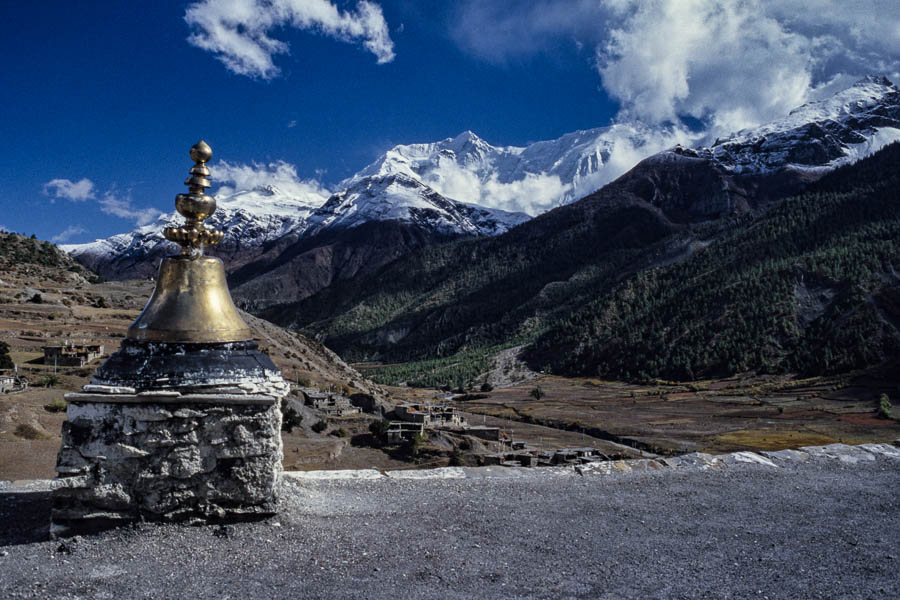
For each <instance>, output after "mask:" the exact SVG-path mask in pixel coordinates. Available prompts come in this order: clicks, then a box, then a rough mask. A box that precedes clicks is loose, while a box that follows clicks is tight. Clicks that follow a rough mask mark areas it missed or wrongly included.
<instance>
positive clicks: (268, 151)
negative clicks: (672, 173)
mask: <svg viewBox="0 0 900 600" xmlns="http://www.w3.org/2000/svg"><path fill="white" fill-rule="evenodd" d="M898 4H900V3H884V2H879V0H856V1H854V0H847V1H845V2H830V1H827V0H807V1H806V2H799V0H796V1H795V0H785V1H784V2H778V3H771V2H764V1H750V2H746V3H738V4H735V3H732V2H729V1H728V0H678V1H675V0H672V1H667V0H648V1H647V2H629V1H628V0H591V1H589V0H544V1H542V2H529V1H514V0H511V1H505V0H492V1H490V2H486V1H484V0H482V1H480V2H474V1H468V0H460V1H458V2H440V1H434V2H430V1H425V0H421V1H416V0H382V1H377V2H376V1H374V0H372V1H368V2H367V1H362V2H356V1H355V0H354V1H351V2H340V1H337V2H333V1H330V0H253V1H251V0H248V1H247V2H243V3H241V2H225V1H221V2H220V1H217V0H204V1H203V2H198V3H187V2H165V1H159V2H149V3H140V4H138V3H134V2H115V1H109V2H105V1H101V0H95V1H91V2H69V1H52V0H49V1H44V2H39V3H38V2H5V3H3V5H2V8H0V142H2V143H0V226H2V227H4V228H6V229H8V230H11V231H17V232H22V233H27V234H31V233H35V234H36V235H37V236H38V237H40V238H42V239H56V240H58V241H67V242H83V241H89V240H92V239H95V238H98V237H106V236H108V235H111V234H114V233H119V232H122V231H127V230H129V229H131V228H133V227H134V226H135V225H136V224H138V223H139V222H145V221H146V220H147V219H148V218H149V215H151V214H153V213H155V212H160V211H170V210H171V209H172V206H173V200H174V195H175V194H176V193H179V192H181V191H182V190H183V186H182V182H183V180H184V178H185V176H186V173H187V171H188V169H189V168H190V161H189V159H188V156H187V151H188V148H189V147H190V146H191V144H193V143H194V142H195V141H197V139H200V138H204V139H206V140H207V141H208V142H209V143H210V144H211V145H212V147H213V151H214V153H215V157H214V160H213V163H215V161H216V160H219V159H224V160H227V161H229V162H230V163H232V164H253V163H260V164H265V163H270V162H274V161H285V162H286V163H289V164H291V165H294V166H295V168H296V174H297V177H298V178H299V179H302V180H313V179H315V180H318V181H319V182H320V183H321V184H322V185H324V186H326V187H328V186H332V185H334V184H335V183H336V182H337V181H339V180H341V179H343V178H344V177H347V176H349V175H351V174H353V173H354V172H356V171H358V170H359V169H361V168H362V167H364V166H365V165H366V164H368V163H369V162H371V161H372V160H374V159H375V158H376V157H377V156H378V155H379V154H380V153H381V152H383V151H385V150H387V149H388V148H390V147H391V146H393V145H395V144H399V143H411V142H425V141H435V140H439V139H443V138H446V137H450V136H453V135H456V134H457V133H459V132H461V131H464V130H467V129H469V130H472V131H474V132H476V133H477V134H478V135H480V136H481V137H483V138H484V139H486V140H487V141H488V142H490V143H492V144H495V145H523V144H526V143H528V142H531V141H537V140H541V139H551V138H555V137H558V136H560V135H562V134H564V133H567V132H570V131H573V130H576V129H585V128H590V127H597V126H603V125H607V124H609V123H611V122H612V121H613V120H614V119H619V120H625V119H627V120H640V121H644V122H648V123H651V124H652V123H661V122H666V121H669V122H671V121H672V120H673V119H675V120H678V119H683V118H685V117H692V118H693V119H695V120H697V121H698V122H700V123H701V124H702V126H703V127H707V128H709V130H710V131H713V130H730V129H734V128H737V127H739V126H745V125H752V124H755V123H756V122H760V121H762V120H764V119H767V118H771V117H774V116H778V115H780V114H782V113H783V112H784V111H786V110H788V109H789V108H791V107H793V106H796V105H797V104H798V103H799V102H802V101H805V100H807V99H811V98H815V97H817V96H821V95H824V94H826V93H828V92H830V91H832V90H833V89H837V88H839V87H841V86H842V85H843V84H846V83H848V82H851V80H852V79H853V78H854V77H857V76H859V75H863V74H866V73H869V72H879V73H883V74H885V75H888V76H889V77H895V76H896V73H897V71H898V70H900V69H898V57H900V34H898V31H900V9H898ZM813 5H822V6H821V7H818V9H817V7H816V6H813ZM798 7H804V8H811V10H808V11H807V10H798ZM826 9H827V10H826ZM798 13H800V14H802V15H804V16H799V17H798ZM186 14H188V15H190V14H193V15H194V17H193V18H191V17H189V19H188V20H190V21H191V22H190V23H189V22H188V20H186V18H185V17H186ZM823 15H828V16H823Z"/></svg>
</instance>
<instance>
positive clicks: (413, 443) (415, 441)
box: [406, 433, 425, 456]
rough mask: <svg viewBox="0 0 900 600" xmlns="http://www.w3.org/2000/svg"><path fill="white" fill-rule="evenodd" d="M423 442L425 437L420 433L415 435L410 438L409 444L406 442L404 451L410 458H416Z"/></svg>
mask: <svg viewBox="0 0 900 600" xmlns="http://www.w3.org/2000/svg"><path fill="white" fill-rule="evenodd" d="M424 442H425V436H424V435H422V434H421V433H417V434H416V435H414V436H413V437H412V439H411V440H409V442H407V446H406V449H407V451H408V452H409V455H410V456H418V455H419V448H421V447H422V444H423V443H424Z"/></svg>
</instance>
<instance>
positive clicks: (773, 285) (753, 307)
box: [528, 144, 900, 379]
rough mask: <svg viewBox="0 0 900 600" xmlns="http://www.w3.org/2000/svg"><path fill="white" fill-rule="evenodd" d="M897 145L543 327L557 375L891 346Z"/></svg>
mask: <svg viewBox="0 0 900 600" xmlns="http://www.w3.org/2000/svg"><path fill="white" fill-rule="evenodd" d="M898 166H900V145H896V144H895V145H893V146H890V147H888V148H886V149H885V150H883V151H882V152H880V153H878V154H876V155H874V156H872V157H870V158H868V159H865V160H863V161H861V162H860V163H857V164H856V165H852V166H848V167H844V168H842V169H839V170H837V171H835V172H833V173H831V174H829V175H828V176H826V177H825V178H823V179H822V180H820V181H819V182H818V183H817V184H814V185H813V186H812V187H811V189H809V190H808V191H807V192H806V193H804V194H802V195H800V196H796V197H792V198H788V199H786V200H784V201H782V202H780V203H778V204H777V205H776V206H774V207H773V208H772V209H771V210H769V211H768V212H767V213H765V214H764V215H763V216H761V217H760V218H758V219H756V220H755V221H752V222H750V223H749V224H748V225H747V226H745V227H738V228H735V230H734V231H733V232H731V233H730V234H728V235H726V236H725V237H723V238H721V239H719V240H717V241H716V242H714V243H712V244H711V245H710V246H708V247H707V248H705V249H704V250H703V251H702V252H697V253H696V254H694V255H693V256H691V257H690V258H689V259H687V260H685V261H683V262H680V263H677V264H673V265H670V266H667V267H664V268H659V269H651V270H647V271H644V272H642V273H639V274H638V275H636V276H635V277H633V278H631V279H629V280H628V281H627V282H625V283H623V284H622V285H620V286H617V287H616V288H615V289H613V290H611V291H610V292H609V293H607V294H604V295H602V296H601V297H599V298H597V299H595V300H594V301H592V302H590V303H588V304H587V305H586V306H584V307H583V308H582V309H581V310H578V311H576V312H575V313H574V314H572V315H571V316H569V317H567V318H565V319H563V320H562V321H560V322H559V323H558V324H556V325H555V326H554V327H552V328H551V329H550V330H549V331H547V332H546V333H545V334H544V335H543V336H542V337H541V338H540V339H539V340H538V341H537V342H536V343H535V344H534V346H533V347H532V348H531V349H530V351H529V353H528V358H529V360H530V361H531V362H532V363H534V364H547V365H550V367H551V368H552V369H553V370H554V371H555V372H560V373H571V374H575V373H578V374H583V373H592V374H597V373H599V374H603V375H605V376H611V377H621V378H625V379H634V378H637V379H643V378H648V377H667V378H676V379H693V378H694V377H697V376H701V375H704V376H706V375H723V374H730V373H735V372H741V371H746V370H750V369H753V370H758V371H763V372H765V371H779V372H785V371H798V372H803V373H829V372H839V371H846V370H849V369H853V368H858V367H864V366H868V365H872V364H877V363H879V362H881V361H882V360H884V359H886V358H888V357H897V356H898V355H900V332H898V330H900V196H898V191H897V190H898V189H900V174H898V169H897V167H898Z"/></svg>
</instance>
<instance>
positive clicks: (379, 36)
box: [184, 0, 394, 79]
mask: <svg viewBox="0 0 900 600" xmlns="http://www.w3.org/2000/svg"><path fill="white" fill-rule="evenodd" d="M184 20H185V21H187V23H188V25H189V26H190V27H191V30H192V33H191V36H190V37H189V38H188V42H190V43H191V44H193V45H194V46H196V47H198V48H201V49H203V50H207V51H209V52H212V53H213V54H215V55H216V58H218V59H219V60H220V61H222V63H223V64H224V65H225V66H226V67H227V68H228V69H229V70H230V71H232V72H234V73H236V74H238V75H247V76H250V77H259V78H261V79H271V78H273V77H276V76H277V75H278V74H279V72H280V70H279V69H278V67H277V66H276V65H275V63H274V61H273V57H274V56H275V55H276V54H284V53H286V52H288V49H289V47H288V44H287V43H286V42H284V41H281V40H278V39H275V38H273V37H270V35H271V33H272V32H273V31H277V30H279V29H282V28H285V27H291V28H294V29H300V30H307V31H313V32H316V33H321V34H324V35H327V36H330V37H333V38H335V39H338V40H341V41H345V42H362V45H363V47H364V48H365V49H366V50H368V51H369V52H371V53H372V54H374V55H375V57H376V58H377V60H378V63H379V64H381V63H386V62H390V61H392V60H393V59H394V43H393V41H392V40H391V37H390V33H389V31H388V25H387V22H386V21H385V19H384V14H383V13H382V11H381V6H380V5H378V4H376V3H374V2H369V1H368V0H359V2H357V4H356V10H355V11H344V10H340V9H338V7H337V6H336V5H335V4H334V3H333V2H330V1H329V0H203V1H201V2H195V3H194V4H191V5H189V6H188V7H187V10H186V11H185V15H184Z"/></svg>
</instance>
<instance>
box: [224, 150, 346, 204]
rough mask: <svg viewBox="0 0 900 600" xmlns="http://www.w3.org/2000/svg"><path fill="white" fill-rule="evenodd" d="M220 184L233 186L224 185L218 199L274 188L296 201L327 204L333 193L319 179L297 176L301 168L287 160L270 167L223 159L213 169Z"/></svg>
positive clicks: (279, 161)
mask: <svg viewBox="0 0 900 600" xmlns="http://www.w3.org/2000/svg"><path fill="white" fill-rule="evenodd" d="M210 170H211V171H212V176H213V178H214V179H215V180H216V181H221V182H224V183H226V184H230V185H222V186H221V187H220V188H219V189H217V190H216V196H218V197H227V196H230V195H232V194H234V193H235V192H239V191H245V190H252V189H254V188H258V187H263V186H268V185H273V186H275V187H276V188H278V189H279V190H281V191H282V192H284V193H286V194H288V195H289V196H292V197H294V198H298V199H303V200H309V201H310V202H315V201H319V202H324V201H325V200H326V199H327V198H328V196H329V195H330V192H329V191H328V189H326V188H325V187H323V186H322V184H321V183H319V182H318V181H316V180H312V179H303V178H301V177H300V176H298V175H297V167H295V166H294V165H292V164H290V163H287V162H285V161H283V160H278V161H274V162H270V163H268V164H261V163H256V162H254V163H252V164H249V165H246V164H237V163H230V162H227V161H224V160H220V161H219V162H217V163H216V164H215V165H213V166H211V167H210Z"/></svg>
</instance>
